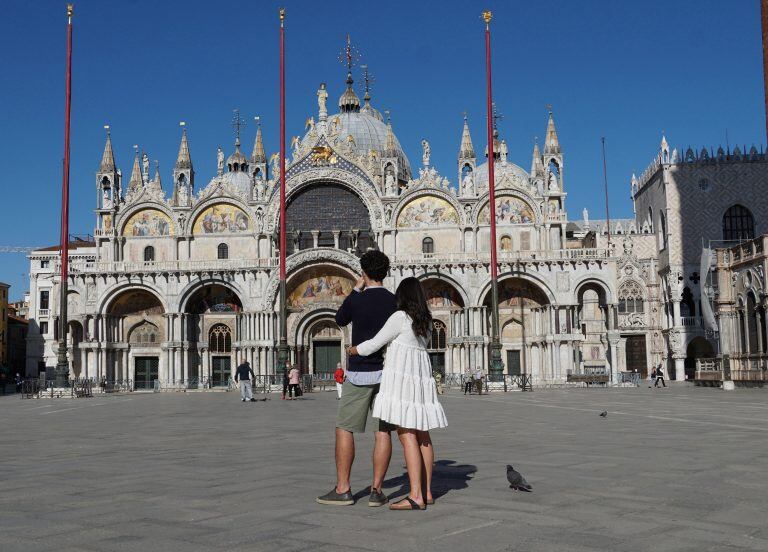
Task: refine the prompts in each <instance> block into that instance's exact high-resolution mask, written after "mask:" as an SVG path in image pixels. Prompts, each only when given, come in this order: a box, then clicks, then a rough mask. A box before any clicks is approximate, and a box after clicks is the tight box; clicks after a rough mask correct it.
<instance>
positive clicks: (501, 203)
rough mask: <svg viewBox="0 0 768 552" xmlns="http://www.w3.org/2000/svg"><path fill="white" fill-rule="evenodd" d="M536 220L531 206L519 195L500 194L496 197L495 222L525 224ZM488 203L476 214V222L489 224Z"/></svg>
mask: <svg viewBox="0 0 768 552" xmlns="http://www.w3.org/2000/svg"><path fill="white" fill-rule="evenodd" d="M535 221H536V217H535V215H534V214H533V208H532V207H531V206H530V205H528V203H527V202H525V201H523V200H522V199H520V198H519V197H514V196H502V197H497V198H496V224H526V223H532V222H535ZM490 222H491V219H490V216H489V209H488V203H486V204H485V205H484V206H483V208H482V209H480V214H479V215H478V216H477V223H478V224H490Z"/></svg>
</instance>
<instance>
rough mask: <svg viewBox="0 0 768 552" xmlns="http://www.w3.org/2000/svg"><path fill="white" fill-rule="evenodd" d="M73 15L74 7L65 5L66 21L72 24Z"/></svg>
mask: <svg viewBox="0 0 768 552" xmlns="http://www.w3.org/2000/svg"><path fill="white" fill-rule="evenodd" d="M74 13H75V5H74V4H67V20H68V21H69V22H70V23H72V14H74Z"/></svg>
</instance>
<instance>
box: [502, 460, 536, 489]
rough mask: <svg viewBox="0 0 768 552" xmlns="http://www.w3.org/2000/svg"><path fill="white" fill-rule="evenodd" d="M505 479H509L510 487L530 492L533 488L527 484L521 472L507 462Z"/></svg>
mask: <svg viewBox="0 0 768 552" xmlns="http://www.w3.org/2000/svg"><path fill="white" fill-rule="evenodd" d="M507 481H509V488H510V489H514V490H516V491H525V492H526V493H530V492H531V491H532V490H533V487H531V486H530V485H529V484H528V482H527V481H526V480H525V477H523V474H522V473H520V472H519V471H517V470H515V468H513V467H512V466H510V465H509V464H507Z"/></svg>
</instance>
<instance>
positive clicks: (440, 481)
mask: <svg viewBox="0 0 768 552" xmlns="http://www.w3.org/2000/svg"><path fill="white" fill-rule="evenodd" d="M476 472H477V466H475V465H473V464H458V463H456V461H455V460H438V461H437V462H435V467H434V471H433V472H432V495H433V496H434V498H435V500H437V499H438V498H440V497H441V496H445V495H447V494H448V493H449V492H451V491H460V490H462V489H466V488H468V487H469V482H470V481H471V480H472V476H473V475H474V474H475V473H476ZM398 485H399V486H400V488H399V489H397V490H396V491H395V492H393V493H388V496H389V498H390V500H396V499H398V498H400V497H402V496H405V495H407V494H408V489H409V487H410V485H409V483H408V473H407V472H404V473H403V474H402V475H398V476H397V477H392V478H390V479H386V480H385V481H384V485H383V487H384V488H385V489H391V488H392V487H397V486H398ZM370 492H371V490H370V488H368V489H366V490H363V491H360V492H358V493H356V494H355V497H354V498H355V500H360V499H361V498H363V497H366V496H368V494H369V493H370Z"/></svg>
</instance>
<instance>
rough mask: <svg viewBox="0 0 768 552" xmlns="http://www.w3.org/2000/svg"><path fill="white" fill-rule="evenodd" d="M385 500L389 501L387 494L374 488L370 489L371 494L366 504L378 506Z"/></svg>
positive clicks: (385, 501) (373, 506)
mask: <svg viewBox="0 0 768 552" xmlns="http://www.w3.org/2000/svg"><path fill="white" fill-rule="evenodd" d="M387 502H389V499H388V498H387V495H385V494H384V493H383V492H381V491H377V490H376V489H371V496H370V497H369V498H368V506H371V507H372V508H378V507H379V506H384V505H385V504H386V503H387Z"/></svg>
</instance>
